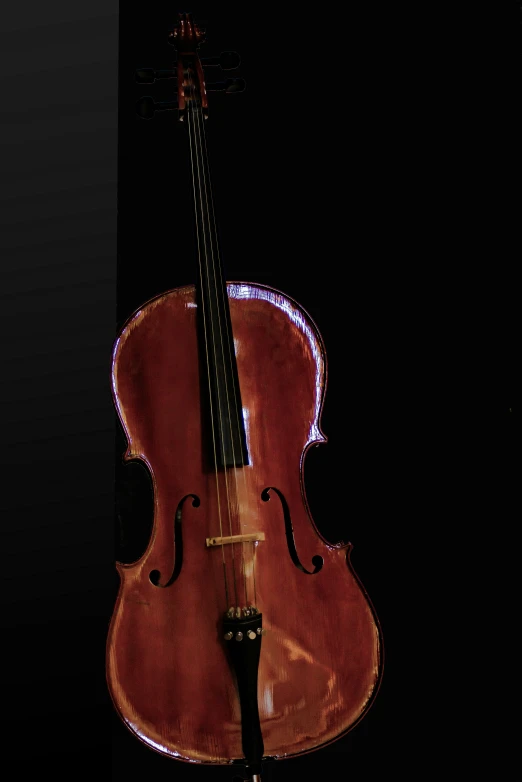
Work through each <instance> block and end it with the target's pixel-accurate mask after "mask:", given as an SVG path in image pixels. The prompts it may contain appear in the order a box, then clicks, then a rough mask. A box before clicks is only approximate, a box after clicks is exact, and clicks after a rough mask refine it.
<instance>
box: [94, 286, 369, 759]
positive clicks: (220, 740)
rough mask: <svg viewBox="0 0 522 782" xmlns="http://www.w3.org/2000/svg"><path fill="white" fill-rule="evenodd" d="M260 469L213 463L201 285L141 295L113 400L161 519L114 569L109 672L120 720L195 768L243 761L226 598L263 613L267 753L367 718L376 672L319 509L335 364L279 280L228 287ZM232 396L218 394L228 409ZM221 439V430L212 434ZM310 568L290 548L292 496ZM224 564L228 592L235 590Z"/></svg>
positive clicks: (362, 614)
mask: <svg viewBox="0 0 522 782" xmlns="http://www.w3.org/2000/svg"><path fill="white" fill-rule="evenodd" d="M228 294H229V299H230V310H231V320H232V327H233V333H234V344H235V347H236V359H237V365H238V373H239V380H240V386H241V394H242V399H243V408H244V412H245V420H246V429H247V442H248V450H249V456H250V464H249V465H248V466H246V467H242V468H237V469H228V470H226V471H225V472H218V473H216V472H215V471H210V472H205V471H204V470H203V468H202V464H203V458H202V443H203V441H204V439H203V438H204V437H206V436H208V435H209V433H208V432H203V431H202V423H201V421H202V419H201V411H200V391H199V382H200V380H199V374H200V373H199V366H198V359H197V355H198V353H197V332H196V311H197V307H196V303H195V289H194V287H193V286H189V287H184V288H179V289H176V290H173V291H170V292H168V293H166V294H164V295H162V296H159V297H157V298H155V299H153V300H152V301H150V302H149V303H147V304H146V305H144V306H143V307H142V308H141V309H140V310H139V311H138V312H137V313H135V315H134V316H133V317H132V318H131V319H129V321H128V322H127V324H126V325H125V326H124V328H123V330H122V332H121V334H120V336H119V338H118V340H117V342H116V345H115V348H114V356H113V375H112V382H113V394H114V401H115V404H116V408H117V410H118V414H119V416H120V419H121V421H122V424H123V426H124V428H125V431H126V434H127V438H128V449H127V452H126V454H125V458H126V459H135V458H138V459H141V460H143V462H145V464H146V465H147V466H148V468H149V470H150V472H151V476H152V480H153V487H154V524H153V531H152V535H151V539H150V542H149V545H148V547H147V550H146V551H145V553H144V554H143V556H142V557H141V558H140V559H139V560H138V561H136V562H135V563H133V564H131V565H122V564H119V563H118V565H117V567H118V572H119V574H120V577H121V585H120V590H119V594H118V597H117V601H116V606H115V609H114V613H113V617H112V622H111V627H110V632H109V637H108V643H107V678H108V685H109V690H110V693H111V696H112V698H113V701H114V704H115V706H116V709H117V710H118V712H119V714H120V716H121V717H122V719H123V720H124V722H125V723H126V725H127V726H128V727H129V729H130V730H131V731H133V732H134V733H135V734H136V736H138V737H139V738H140V739H141V740H142V741H143V742H145V743H146V744H147V745H148V746H149V747H151V748H152V749H155V750H156V751H158V752H161V753H163V754H166V755H170V756H171V757H175V758H179V759H181V760H186V761H193V762H194V761H195V762H201V763H230V762H232V761H233V760H238V759H241V758H242V757H243V754H242V749H241V730H240V727H241V726H240V714H239V703H238V698H237V693H236V687H235V682H234V678H233V675H232V672H231V670H230V667H229V665H228V662H227V657H226V651H225V644H226V643H227V642H226V641H224V640H223V637H222V632H221V621H222V616H223V612H224V611H225V610H226V609H227V608H228V607H229V606H230V605H234V606H236V605H240V606H243V605H247V604H250V603H252V604H253V603H254V602H255V604H256V605H257V607H258V609H259V610H260V611H261V612H262V613H263V626H264V627H265V628H266V630H267V633H266V635H264V636H263V639H262V646H261V660H260V667H259V689H258V697H259V706H260V717H261V727H262V732H263V738H264V745H265V756H266V757H276V758H277V757H289V756H292V755H297V754H301V753H304V752H309V751H311V750H313V749H316V748H319V747H320V746H323V745H324V744H326V743H328V742H330V741H333V740H334V739H335V738H337V737H339V736H340V735H342V734H343V733H345V732H346V731H347V730H349V729H350V728H351V727H353V726H354V724H355V723H356V722H357V721H358V720H359V719H360V718H361V717H362V715H363V714H364V713H365V712H366V710H367V708H368V706H369V705H370V703H371V701H372V698H373V696H374V695H375V693H376V691H377V688H378V684H379V681H380V676H381V671H382V643H381V637H380V630H379V625H378V621H377V618H376V616H375V613H374V611H373V609H372V607H371V603H370V602H369V599H368V597H367V596H366V594H365V592H364V589H363V588H362V586H361V584H360V582H359V581H358V579H357V577H356V575H355V574H354V572H353V569H352V568H351V566H350V563H349V551H350V546H349V544H344V545H337V546H335V545H332V544H330V543H327V542H326V541H325V540H324V539H323V538H322V537H321V535H320V534H319V532H318V531H317V529H316V528H315V525H314V523H313V521H312V519H311V517H310V514H309V510H308V507H307V504H306V498H305V494H304V487H303V477H302V470H303V462H304V458H305V454H306V451H307V449H308V448H309V447H310V446H311V445H313V444H314V443H317V442H321V441H324V440H325V438H324V436H323V435H322V433H321V431H320V421H319V419H320V411H321V405H322V400H323V395H324V391H325V374H326V358H325V352H324V347H323V344H322V340H321V338H320V335H319V333H318V331H317V329H316V327H315V325H314V324H313V323H312V321H311V319H310V318H309V317H308V316H307V315H306V313H305V312H304V311H303V310H302V309H301V308H300V307H299V306H298V305H297V304H296V303H295V302H294V301H292V300H291V299H289V298H288V297H286V296H284V295H283V294H281V293H279V292H277V291H274V290H273V289H270V288H267V287H263V286H259V285H251V284H246V283H234V284H231V283H229V284H228ZM225 402H226V400H225V401H224V403H225ZM216 436H219V433H216ZM267 487H275V488H277V489H278V491H279V492H281V494H282V495H283V496H284V498H285V499H286V502H287V504H288V508H289V511H290V516H291V521H292V528H293V536H294V540H295V546H296V550H297V554H298V557H299V560H300V562H301V563H302V565H303V567H304V568H305V569H306V570H309V571H312V570H314V566H313V564H312V558H313V557H314V556H317V555H319V556H321V557H322V558H323V561H324V564H323V567H322V568H321V569H320V571H319V572H317V573H315V574H308V573H306V572H303V570H301V569H299V568H298V567H296V565H295V564H294V562H293V561H292V558H291V556H290V553H289V549H288V545H287V539H286V534H285V523H284V516H283V508H282V505H281V501H280V499H279V497H278V496H277V494H276V493H275V492H270V493H269V496H270V499H269V501H267V502H265V501H263V499H262V496H261V495H262V493H263V491H264V490H265V489H266V488H267ZM188 494H191V495H194V496H197V497H198V498H199V505H198V506H197V507H195V506H194V504H193V502H192V499H189V500H187V501H186V502H185V503H184V504H183V507H182V522H181V527H182V538H183V563H182V567H181V571H180V573H179V576H178V577H177V578H176V579H175V580H174V582H173V583H172V584H171V585H170V586H167V587H161V586H155V585H154V584H153V583H152V582H151V580H150V578H149V574H150V573H151V571H153V570H159V571H160V574H161V578H160V584H166V583H167V582H168V580H169V578H170V577H171V575H172V571H173V566H174V516H175V513H176V509H177V508H178V506H179V503H180V501H181V500H182V499H183V497H185V496H186V495H188ZM255 532H263V533H264V535H265V540H264V541H259V542H256V543H251V542H249V543H244V544H234V545H227V546H215V547H210V548H209V547H207V546H206V539H207V538H208V537H214V536H228V535H237V534H249V533H255ZM225 572H226V579H227V590H226V591H225V575H224V574H225Z"/></svg>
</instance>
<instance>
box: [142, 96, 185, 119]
mask: <svg viewBox="0 0 522 782" xmlns="http://www.w3.org/2000/svg"><path fill="white" fill-rule="evenodd" d="M177 108H178V102H177V101H160V102H158V103H155V102H154V100H153V98H151V97H150V95H146V96H145V97H144V98H140V99H139V101H137V103H136V112H137V114H139V115H140V117H141V118H142V119H152V117H153V116H154V112H155V111H171V110H172V109H177Z"/></svg>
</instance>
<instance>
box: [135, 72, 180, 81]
mask: <svg viewBox="0 0 522 782" xmlns="http://www.w3.org/2000/svg"><path fill="white" fill-rule="evenodd" d="M176 76H177V72H176V71H175V70H172V68H169V69H167V70H165V69H159V70H157V71H155V70H154V68H140V69H139V70H137V71H136V81H137V82H138V84H152V83H153V82H154V81H155V80H156V79H175V78H176Z"/></svg>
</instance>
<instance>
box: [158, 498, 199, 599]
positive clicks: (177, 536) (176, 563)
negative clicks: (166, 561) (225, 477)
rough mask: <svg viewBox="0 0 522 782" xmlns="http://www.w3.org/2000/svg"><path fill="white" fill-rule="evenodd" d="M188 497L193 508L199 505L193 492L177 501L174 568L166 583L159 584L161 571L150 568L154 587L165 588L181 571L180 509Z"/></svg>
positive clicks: (181, 537)
mask: <svg viewBox="0 0 522 782" xmlns="http://www.w3.org/2000/svg"><path fill="white" fill-rule="evenodd" d="M189 497H192V507H193V508H198V507H199V505H200V500H199V497H196V495H195V494H187V495H185V497H183V499H182V500H181V502H180V503H179V505H178V507H177V509H176V513H175V515H174V569H173V571H172V575H171V577H170V578H169V580H168V581H167V583H166V584H160V580H161V573H160V571H159V570H151V571H150V573H149V579H150V581H151V583H152V584H154V586H156V587H162V588H163V589H166V588H167V587H169V586H171V585H172V584H173V583H174V581H175V580H176V579H177V577H178V576H179V574H180V573H181V566H182V564H183V536H182V527H181V519H182V509H183V505H184V503H185V500H188V498H189Z"/></svg>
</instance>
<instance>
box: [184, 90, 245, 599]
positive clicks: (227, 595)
mask: <svg viewBox="0 0 522 782" xmlns="http://www.w3.org/2000/svg"><path fill="white" fill-rule="evenodd" d="M189 106H190V104H188V106H187V108H189ZM187 115H188V127H189V146H190V162H191V169H192V185H193V190H194V206H195V213H196V242H197V248H198V258H199V274H200V282H201V285H200V295H201V307H202V314H203V333H204V339H205V355H206V362H207V377H208V385H209V402H210V419H211V430H212V445H213V451H214V469H215V474H216V494H217V507H218V518H219V534H220V536H221V538H223V522H222V518H221V500H220V494H219V478H218V469H217V454H216V432H215V426H214V410H213V404H212V392H211V388H210V361H209V354H208V341H207V324H206V307H205V292H204V286H203V271H202V264H201V244H200V227H199V214H198V208H197V197H196V177H195V174H194V152H193V139H192V134H191V132H190V130H191V123H190V117H191V112H190V111H187ZM198 182H199V175H198ZM221 556H222V561H223V576H224V581H225V600H226V605H227V608H228V607H229V606H230V599H229V592H228V579H227V566H226V560H225V547H224V544H223V541H222V542H221ZM234 587H235V584H234Z"/></svg>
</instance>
